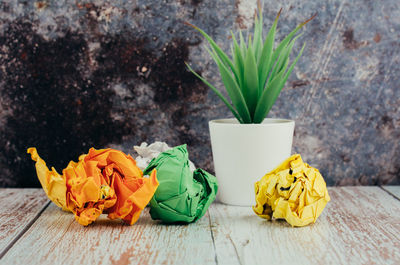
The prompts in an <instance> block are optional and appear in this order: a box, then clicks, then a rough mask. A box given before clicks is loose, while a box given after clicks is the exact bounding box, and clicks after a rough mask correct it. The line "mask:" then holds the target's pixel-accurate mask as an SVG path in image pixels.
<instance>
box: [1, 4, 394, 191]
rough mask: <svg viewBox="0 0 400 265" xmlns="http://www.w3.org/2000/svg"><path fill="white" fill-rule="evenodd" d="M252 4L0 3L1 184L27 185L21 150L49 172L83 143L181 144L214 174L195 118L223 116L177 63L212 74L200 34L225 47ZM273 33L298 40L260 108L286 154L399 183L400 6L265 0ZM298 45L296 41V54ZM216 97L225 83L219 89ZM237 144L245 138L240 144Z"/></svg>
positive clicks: (339, 175)
mask: <svg viewBox="0 0 400 265" xmlns="http://www.w3.org/2000/svg"><path fill="white" fill-rule="evenodd" d="M255 7H256V1H254V0H251V1H250V0H248V1H244V0H242V1H238V0H237V1H227V0H225V1H212V0H204V1H201V0H192V1H187V0H170V1H167V0H164V1H161V0H158V1H156V0H146V1H144V0H143V1H103V0H96V1H75V0H63V1H60V0H53V1H50V0H49V1H27V0H26V1H21V0H19V1H17V0H2V1H1V2H0V93H1V99H0V149H1V152H0V186H9V187H17V186H19V187H27V186H38V184H39V183H38V181H37V180H36V177H35V171H34V167H33V163H32V162H31V161H30V159H29V157H28V156H27V155H26V148H27V147H29V146H36V147H37V148H38V150H39V153H40V154H41V155H42V156H43V158H44V159H45V160H46V161H47V162H48V164H49V165H53V166H55V167H56V168H57V169H58V170H59V171H61V169H62V168H63V167H64V166H66V164H67V162H68V161H69V160H71V159H77V157H78V155H79V154H81V153H83V152H87V150H88V148H89V147H91V146H95V147H97V148H100V147H106V146H111V147H114V148H120V149H122V150H124V151H126V152H132V146H133V145H134V144H138V143H140V142H142V141H147V142H152V141H154V140H163V141H167V142H168V143H169V144H171V145H177V144H181V143H187V144H188V145H189V151H190V155H191V158H192V160H193V161H194V162H195V163H196V164H197V165H199V166H201V167H203V168H206V169H208V170H210V171H213V170H212V168H213V165H212V158H211V148H210V142H209V134H208V124H207V123H208V120H210V119H214V118H224V117H231V116H232V115H231V114H230V113H229V111H228V110H227V109H226V108H225V106H224V105H223V104H222V103H221V102H220V101H219V100H218V98H217V97H216V96H215V95H214V93H213V92H212V91H210V90H209V89H208V88H207V87H206V86H204V85H203V84H201V83H200V82H199V81H198V80H197V79H196V78H195V77H194V76H193V75H192V74H190V73H189V72H188V71H187V70H186V68H185V65H184V62H185V61H187V62H189V63H191V65H192V66H193V67H194V68H195V69H196V70H197V71H198V72H201V73H202V75H204V76H206V77H207V78H209V79H211V80H212V81H213V82H214V83H216V84H217V86H218V87H219V88H220V89H221V90H223V87H222V86H221V85H220V83H219V78H218V74H217V73H216V67H215V65H214V64H213V62H212V61H211V59H210V56H209V55H208V54H207V52H206V50H205V48H204V47H205V45H204V44H205V43H204V41H203V39H202V38H201V37H200V36H199V34H197V33H196V32H194V30H192V29H191V28H189V27H188V26H186V25H184V24H183V21H189V22H191V23H193V24H195V25H197V26H199V27H200V28H202V29H204V30H205V31H206V32H208V33H209V34H210V35H212V36H213V37H214V38H215V39H216V40H217V42H218V43H219V44H221V45H222V46H223V47H224V49H225V50H227V49H228V48H229V43H230V40H229V39H228V36H229V31H230V30H231V29H238V28H241V29H244V30H245V29H247V28H249V27H251V26H252V22H253V14H254V9H255ZM281 7H282V8H283V9H284V11H283V14H282V16H281V19H280V24H279V26H278V27H279V32H278V38H279V39H281V38H282V37H283V35H284V34H287V33H288V32H289V31H290V30H291V29H292V28H294V27H295V25H296V24H297V23H300V22H302V21H303V20H305V19H307V18H308V17H310V16H311V15H312V14H313V13H315V12H318V16H317V17H316V18H315V19H314V20H313V21H312V22H311V23H310V24H308V25H307V26H306V28H305V30H304V35H303V36H302V37H301V40H302V41H306V42H307V47H306V50H305V53H304V54H303V57H302V59H301V60H300V62H299V64H298V66H297V67H296V70H295V71H294V73H293V74H292V77H291V78H290V80H289V82H288V83H287V85H286V87H285V88H284V91H283V92H282V94H281V95H280V97H279V98H278V100H277V103H276V105H275V106H274V107H273V110H272V112H271V113H270V115H269V117H281V118H290V119H294V120H295V121H296V131H295V139H294V150H293V151H295V152H300V153H301V154H302V155H303V157H304V159H305V160H306V161H307V162H309V163H310V164H311V165H313V166H315V167H317V168H319V169H320V171H321V172H322V173H323V175H324V177H325V178H326V180H327V182H328V184H330V185H348V184H363V185H366V184H387V183H393V184H395V183H397V184H399V183H400V176H399V175H400V151H399V140H400V130H399V128H400V112H399V105H400V88H399V86H400V77H399V76H400V75H399V73H400V62H399V61H400V54H399V51H400V4H399V2H398V1H397V0H384V1H371V0H354V1H350V0H347V1H346V0H336V1H335V0H327V1H313V0H303V1H295V0H285V1H279V3H278V2H277V1H272V0H269V1H265V7H264V16H265V18H266V20H265V25H266V26H267V25H268V26H269V25H271V23H272V21H273V19H274V17H275V15H276V13H277V12H278V10H279V9H280V8H281ZM298 50H299V47H296V51H298ZM224 93H225V92H224ZM244 141H245V139H244Z"/></svg>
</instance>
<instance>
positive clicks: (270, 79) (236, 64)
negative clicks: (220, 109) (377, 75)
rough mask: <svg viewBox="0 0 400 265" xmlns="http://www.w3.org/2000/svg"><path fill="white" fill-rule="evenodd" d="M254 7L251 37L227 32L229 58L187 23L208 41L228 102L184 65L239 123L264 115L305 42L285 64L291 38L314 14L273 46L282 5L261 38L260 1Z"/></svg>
mask: <svg viewBox="0 0 400 265" xmlns="http://www.w3.org/2000/svg"><path fill="white" fill-rule="evenodd" d="M258 10H259V15H258V16H257V13H256V15H255V23H254V32H253V38H252V37H251V34H248V38H247V43H246V41H245V40H244V37H243V34H242V32H241V31H239V38H240V43H239V42H238V41H237V40H236V37H235V34H234V33H233V32H231V34H232V40H233V43H232V44H231V51H232V59H230V58H229V57H228V55H227V54H226V53H225V52H223V51H222V49H221V48H220V47H219V46H218V45H217V44H216V43H215V41H214V40H213V39H212V38H211V37H210V36H209V35H208V34H207V33H205V32H204V31H203V30H201V29H199V28H198V27H196V26H194V25H192V24H190V23H187V24H188V25H190V26H192V27H194V28H195V29H196V30H198V31H199V32H200V33H201V34H202V35H203V36H204V37H205V38H206V40H207V41H208V43H209V45H210V48H207V50H208V52H209V53H210V55H211V57H212V58H213V60H214V61H215V62H216V63H217V66H218V69H219V72H220V75H221V79H222V82H223V84H224V86H225V88H226V90H227V92H228V96H229V97H230V99H231V101H232V104H231V103H229V101H228V100H227V99H226V98H225V97H224V96H223V95H222V93H221V92H220V91H218V89H216V88H215V87H214V86H213V85H212V84H210V83H209V82H208V81H207V80H206V79H204V78H203V77H202V76H200V75H199V74H198V73H196V72H195V71H194V70H193V69H192V68H191V67H190V65H188V64H186V65H187V67H188V69H189V70H190V71H191V72H192V73H193V74H194V75H196V76H197V77H198V78H199V79H200V80H202V81H203V82H204V83H205V84H206V85H207V86H209V87H210V88H211V89H212V90H213V91H214V92H215V93H216V94H217V95H218V97H219V98H220V99H221V100H222V101H223V102H224V103H225V104H226V106H227V107H228V108H229V109H230V110H231V111H232V113H233V115H234V116H235V117H236V118H237V119H238V121H239V122H240V123H261V122H262V121H263V120H264V119H265V117H266V116H267V115H268V112H269V111H270V110H271V108H272V106H273V104H274V103H275V101H276V99H277V98H278V96H279V94H280V92H281V90H282V87H283V86H284V85H285V83H286V81H287V79H288V78H289V76H290V74H291V73H292V71H293V69H294V66H295V65H296V63H297V61H298V60H299V58H300V56H301V54H302V53H303V50H304V47H305V43H304V44H303V47H302V48H301V50H300V52H299V54H298V55H297V57H296V58H295V59H294V60H293V62H292V63H291V64H290V66H289V61H290V59H289V57H290V53H291V51H292V48H293V46H294V44H295V41H296V40H297V39H298V38H299V37H300V36H301V34H298V35H296V33H297V32H298V31H299V30H300V29H301V28H302V27H303V26H304V25H305V24H307V23H308V22H309V21H310V20H312V19H313V18H314V17H315V15H314V16H312V17H311V18H310V19H308V20H306V21H305V22H303V23H301V24H299V25H298V26H297V27H296V28H295V29H294V30H293V31H292V32H290V33H289V34H288V35H287V36H286V37H285V38H284V39H283V40H282V41H281V42H280V43H279V44H277V46H276V48H274V44H275V32H276V26H277V23H278V19H279V16H280V14H281V11H282V9H281V10H280V11H279V12H278V15H277V16H276V19H275V21H274V23H273V25H272V27H271V28H270V30H269V32H268V34H267V37H266V38H265V39H264V38H263V17H262V8H261V7H260V5H259V6H258Z"/></svg>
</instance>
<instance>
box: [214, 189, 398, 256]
mask: <svg viewBox="0 0 400 265" xmlns="http://www.w3.org/2000/svg"><path fill="white" fill-rule="evenodd" d="M329 194H330V196H331V199H332V200H331V202H329V203H328V205H327V207H326V209H325V210H324V212H323V213H322V215H321V216H320V218H319V219H318V220H317V222H316V223H315V224H313V225H310V226H307V227H302V228H292V227H290V225H288V224H287V223H286V222H285V221H277V220H274V221H267V220H264V219H261V218H259V217H257V216H256V215H255V214H254V213H253V212H252V209H251V208H247V207H233V206H226V205H221V204H214V205H212V206H211V208H210V210H209V213H210V218H211V227H212V232H213V236H214V240H215V247H216V253H217V261H218V264H400V251H399V249H400V203H399V201H398V200H396V199H395V198H394V197H393V196H391V195H389V194H388V193H386V192H385V191H383V190H382V189H380V188H378V187H338V188H330V189H329Z"/></svg>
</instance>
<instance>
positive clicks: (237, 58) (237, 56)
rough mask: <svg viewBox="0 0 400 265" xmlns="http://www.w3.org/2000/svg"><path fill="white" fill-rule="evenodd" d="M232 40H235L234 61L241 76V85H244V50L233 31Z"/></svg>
mask: <svg viewBox="0 0 400 265" xmlns="http://www.w3.org/2000/svg"><path fill="white" fill-rule="evenodd" d="M232 40H233V48H234V49H233V52H232V54H233V63H234V65H235V67H236V71H237V72H238V76H239V82H238V83H239V85H240V87H243V75H244V58H243V55H242V52H241V50H240V47H239V44H238V42H237V41H236V38H235V35H234V34H233V32H232Z"/></svg>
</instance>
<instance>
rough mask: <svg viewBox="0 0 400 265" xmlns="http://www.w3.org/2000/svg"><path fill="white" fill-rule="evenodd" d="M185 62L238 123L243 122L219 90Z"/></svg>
mask: <svg viewBox="0 0 400 265" xmlns="http://www.w3.org/2000/svg"><path fill="white" fill-rule="evenodd" d="M185 64H186V66H187V68H188V69H189V71H190V72H192V73H193V74H194V75H195V76H196V77H197V78H199V79H200V80H201V81H203V82H204V84H206V85H207V86H208V87H209V88H211V89H212V91H214V92H215V94H217V96H218V97H219V98H220V99H221V100H222V101H223V102H224V103H225V105H226V106H227V107H228V108H229V110H230V111H231V112H232V114H233V115H234V116H235V118H236V119H238V121H239V122H240V123H243V120H242V118H241V117H240V116H239V114H238V113H237V111H236V109H235V108H234V107H233V106H232V105H231V104H230V103H229V102H228V100H227V99H226V98H225V97H224V96H223V95H222V93H221V92H219V90H218V89H216V88H215V87H214V86H213V85H212V84H210V83H209V82H208V81H207V80H206V79H204V78H203V77H202V76H200V75H199V74H198V73H196V72H195V71H194V70H193V69H192V67H190V65H189V64H188V63H185Z"/></svg>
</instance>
